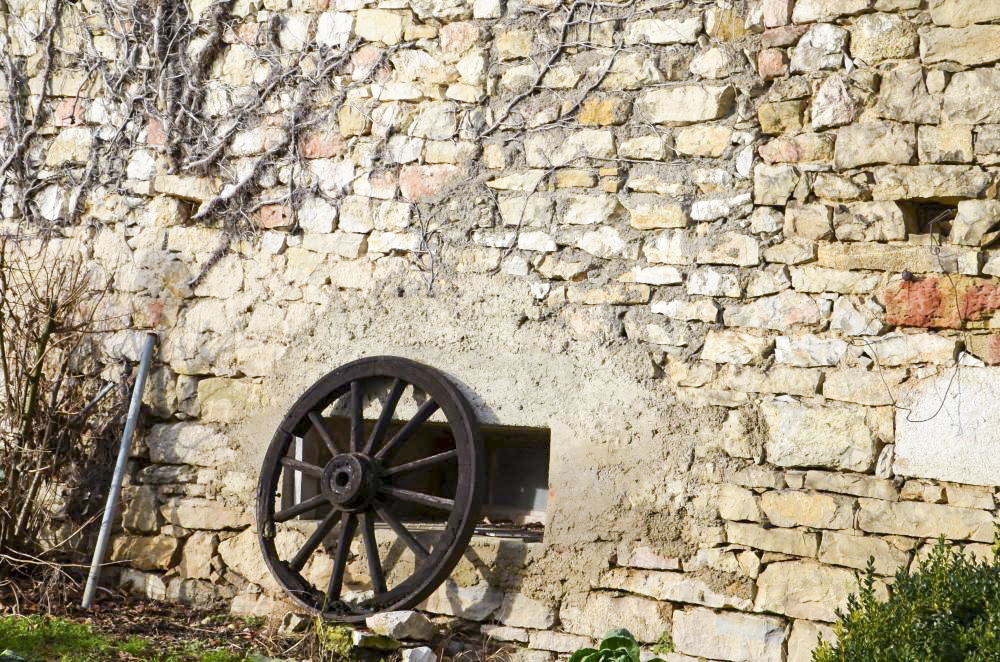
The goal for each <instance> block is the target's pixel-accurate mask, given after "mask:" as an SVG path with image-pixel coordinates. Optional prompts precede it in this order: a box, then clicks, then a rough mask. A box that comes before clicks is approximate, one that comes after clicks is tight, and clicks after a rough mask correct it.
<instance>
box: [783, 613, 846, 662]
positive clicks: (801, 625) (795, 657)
mask: <svg viewBox="0 0 1000 662" xmlns="http://www.w3.org/2000/svg"><path fill="white" fill-rule="evenodd" d="M820 638H822V640H823V641H829V642H831V643H833V642H835V641H836V640H837V635H836V633H835V632H834V630H833V628H832V627H830V626H829V625H826V624H823V623H815V622H813V621H795V622H794V623H792V633H791V634H790V635H789V637H788V657H787V658H786V662H812V659H813V658H812V651H813V649H814V648H816V642H817V641H818V640H819V639H820Z"/></svg>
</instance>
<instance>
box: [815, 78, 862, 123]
mask: <svg viewBox="0 0 1000 662" xmlns="http://www.w3.org/2000/svg"><path fill="white" fill-rule="evenodd" d="M863 108H864V103H863V102H862V100H861V98H860V94H859V93H858V92H857V91H856V90H855V89H854V88H853V87H852V86H851V84H850V83H849V82H848V80H847V78H845V77H844V76H843V75H841V74H833V75H831V76H830V77H829V78H827V79H826V80H825V81H823V84H822V85H820V86H819V89H818V90H817V91H816V95H815V97H814V98H813V103H812V111H811V126H812V128H813V130H814V131H818V130H820V129H829V128H833V127H837V126H843V125H845V124H850V123H851V122H853V121H854V120H856V119H857V118H858V116H859V115H860V114H861V111H862V109H863Z"/></svg>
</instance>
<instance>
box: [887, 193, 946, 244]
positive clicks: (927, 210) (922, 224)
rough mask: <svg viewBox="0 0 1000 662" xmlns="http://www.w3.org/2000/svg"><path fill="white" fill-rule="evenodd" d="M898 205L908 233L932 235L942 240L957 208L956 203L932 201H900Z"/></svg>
mask: <svg viewBox="0 0 1000 662" xmlns="http://www.w3.org/2000/svg"><path fill="white" fill-rule="evenodd" d="M899 205H900V207H901V208H902V210H903V215H904V217H905V218H906V219H907V228H906V229H907V231H908V232H909V233H910V234H925V235H932V236H936V237H938V238H940V239H942V240H943V238H944V237H947V236H948V233H949V232H950V231H951V222H952V220H954V218H955V215H956V213H957V210H958V207H957V206H956V205H953V204H944V203H941V202H932V201H920V202H900V203H899Z"/></svg>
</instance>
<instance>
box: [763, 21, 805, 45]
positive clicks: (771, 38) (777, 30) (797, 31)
mask: <svg viewBox="0 0 1000 662" xmlns="http://www.w3.org/2000/svg"><path fill="white" fill-rule="evenodd" d="M808 29H809V26H808V25H784V26H776V27H774V28H772V29H770V30H764V32H763V34H761V35H760V45H761V46H763V47H764V48H778V47H780V46H794V45H795V42H797V41H798V40H799V38H800V37H801V36H802V35H804V34H805V33H806V30H808Z"/></svg>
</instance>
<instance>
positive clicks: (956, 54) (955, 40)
mask: <svg viewBox="0 0 1000 662" xmlns="http://www.w3.org/2000/svg"><path fill="white" fill-rule="evenodd" d="M920 59H921V60H923V61H924V62H927V63H934V62H945V61H948V62H958V63H959V64H963V65H966V66H973V65H977V64H989V63H991V62H996V61H997V60H1000V26H998V25H970V26H968V27H963V28H924V29H922V30H921V31H920Z"/></svg>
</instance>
